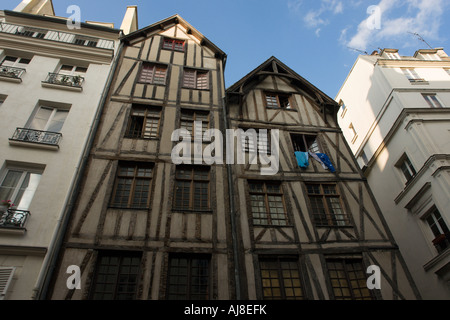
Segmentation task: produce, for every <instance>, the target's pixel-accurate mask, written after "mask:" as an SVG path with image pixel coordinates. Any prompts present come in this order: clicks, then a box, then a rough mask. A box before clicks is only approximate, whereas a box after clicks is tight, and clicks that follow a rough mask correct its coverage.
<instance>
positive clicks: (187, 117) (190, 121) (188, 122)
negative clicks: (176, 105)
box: [180, 109, 209, 138]
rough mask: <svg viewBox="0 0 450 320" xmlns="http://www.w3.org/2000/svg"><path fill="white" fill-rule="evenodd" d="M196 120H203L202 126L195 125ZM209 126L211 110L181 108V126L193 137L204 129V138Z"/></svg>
mask: <svg viewBox="0 0 450 320" xmlns="http://www.w3.org/2000/svg"><path fill="white" fill-rule="evenodd" d="M194 121H201V122H202V127H201V128H200V127H195V123H194ZM208 127H209V112H205V111H198V110H186V109H183V110H181V122H180V128H184V129H186V130H187V131H189V133H190V135H191V137H192V138H193V137H194V135H195V133H196V132H198V131H199V130H200V129H201V130H202V131H201V132H202V138H203V135H204V134H205V132H206V130H208ZM197 134H198V133H197Z"/></svg>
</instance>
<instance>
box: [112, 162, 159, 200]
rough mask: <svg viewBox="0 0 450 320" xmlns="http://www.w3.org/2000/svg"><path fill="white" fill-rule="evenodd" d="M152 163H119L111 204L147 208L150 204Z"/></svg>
mask: <svg viewBox="0 0 450 320" xmlns="http://www.w3.org/2000/svg"><path fill="white" fill-rule="evenodd" d="M152 175H153V164H152V163H132V162H123V163H119V168H118V169H117V176H116V181H115V185H114V191H113V196H112V198H111V206H112V207H119V208H135V209H145V208H148V207H149V206H150V189H151V181H152Z"/></svg>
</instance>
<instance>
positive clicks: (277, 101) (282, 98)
mask: <svg viewBox="0 0 450 320" xmlns="http://www.w3.org/2000/svg"><path fill="white" fill-rule="evenodd" d="M290 96H291V95H289V94H282V93H274V92H266V93H265V97H266V107H267V108H281V109H292V105H291V102H290Z"/></svg>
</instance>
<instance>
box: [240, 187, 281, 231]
mask: <svg viewBox="0 0 450 320" xmlns="http://www.w3.org/2000/svg"><path fill="white" fill-rule="evenodd" d="M248 185H249V189H250V206H251V211H252V217H253V224H255V225H272V226H285V225H287V216H286V208H285V204H284V199H283V192H282V189H281V183H276V182H275V183H272V182H271V183H269V182H259V181H249V183H248Z"/></svg>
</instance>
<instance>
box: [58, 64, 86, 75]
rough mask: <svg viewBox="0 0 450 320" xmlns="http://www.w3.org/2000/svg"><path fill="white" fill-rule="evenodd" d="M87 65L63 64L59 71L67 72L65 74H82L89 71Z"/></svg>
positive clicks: (61, 72)
mask: <svg viewBox="0 0 450 320" xmlns="http://www.w3.org/2000/svg"><path fill="white" fill-rule="evenodd" d="M87 69H88V68H87V67H80V66H72V65H68V64H63V65H61V67H60V68H59V72H58V73H60V74H65V75H70V76H72V75H80V74H84V73H86V72H87Z"/></svg>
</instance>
